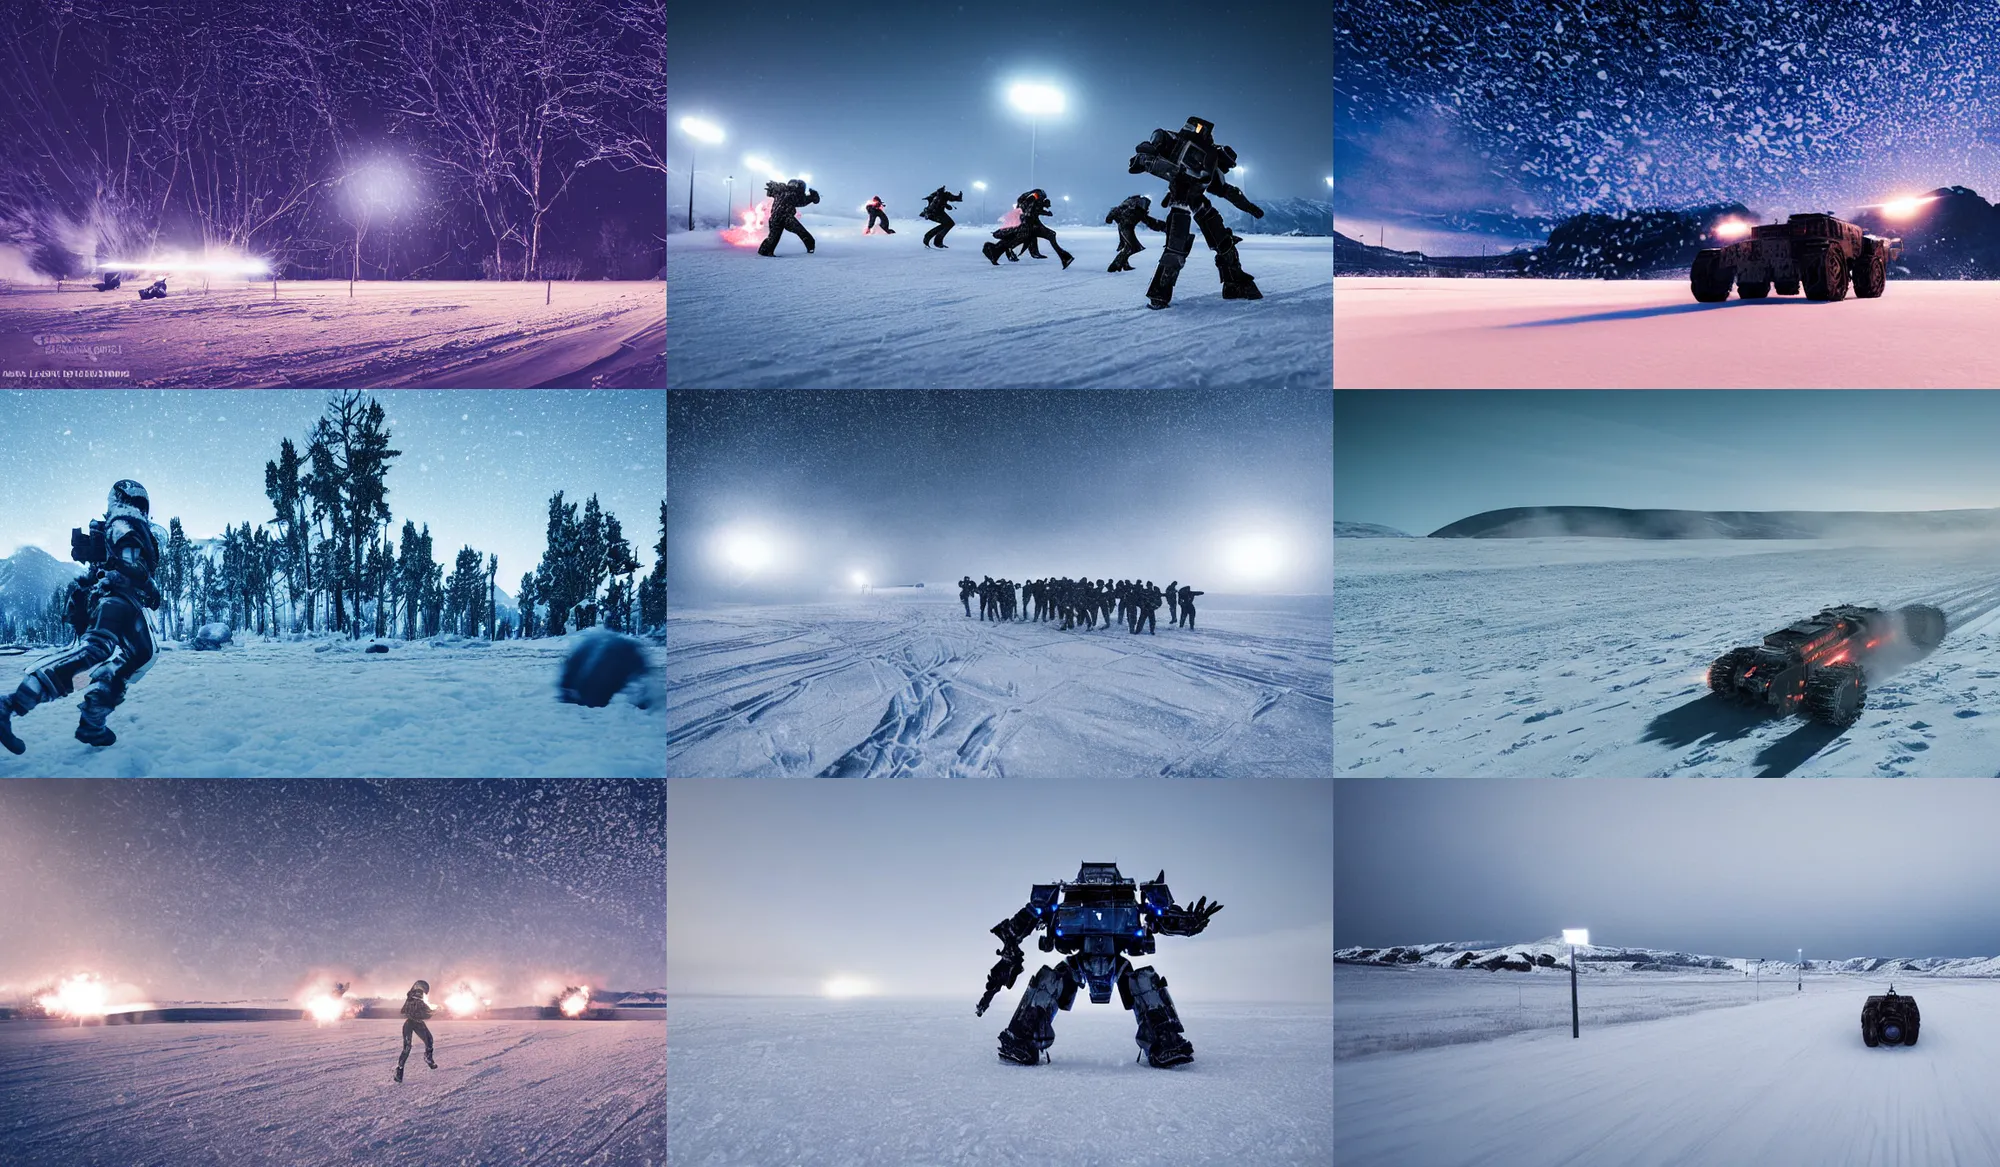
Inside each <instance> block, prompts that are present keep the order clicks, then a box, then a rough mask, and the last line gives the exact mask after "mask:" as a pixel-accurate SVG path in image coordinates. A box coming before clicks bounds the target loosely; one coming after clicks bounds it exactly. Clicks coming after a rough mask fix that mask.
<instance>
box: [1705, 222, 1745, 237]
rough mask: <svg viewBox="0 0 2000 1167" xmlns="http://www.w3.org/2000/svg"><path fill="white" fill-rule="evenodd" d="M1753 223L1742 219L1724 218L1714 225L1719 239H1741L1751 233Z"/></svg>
mask: <svg viewBox="0 0 2000 1167" xmlns="http://www.w3.org/2000/svg"><path fill="white" fill-rule="evenodd" d="M1750 227H1751V224H1749V223H1746V222H1744V221H1743V220H1741V219H1724V220H1722V221H1721V222H1720V223H1717V224H1716V225H1715V227H1714V232H1715V237H1716V238H1717V239H1741V238H1743V237H1744V236H1745V235H1748V234H1750Z"/></svg>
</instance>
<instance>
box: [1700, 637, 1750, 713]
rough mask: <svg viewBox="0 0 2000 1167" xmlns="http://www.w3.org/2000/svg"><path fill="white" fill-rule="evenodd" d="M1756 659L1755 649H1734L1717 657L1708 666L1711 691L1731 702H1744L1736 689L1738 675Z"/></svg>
mask: <svg viewBox="0 0 2000 1167" xmlns="http://www.w3.org/2000/svg"><path fill="white" fill-rule="evenodd" d="M1756 658H1757V650H1756V649H1754V648H1732V649H1730V650H1729V651H1728V652H1725V653H1723V654H1722V655H1721V656H1719V657H1716V658H1715V662H1714V663H1713V664H1711V665H1709V666H1708V688H1709V691H1710V692H1713V693H1717V694H1719V695H1721V696H1723V697H1726V698H1728V699H1729V700H1731V701H1740V700H1742V699H1743V696H1742V694H1741V693H1740V692H1739V691H1738V690H1737V688H1736V674H1738V673H1740V672H1742V671H1743V666H1744V665H1747V664H1749V663H1750V662H1751V661H1753V660H1755V659H1756Z"/></svg>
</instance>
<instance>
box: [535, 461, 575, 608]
mask: <svg viewBox="0 0 2000 1167" xmlns="http://www.w3.org/2000/svg"><path fill="white" fill-rule="evenodd" d="M576 509H577V508H576V504H575V503H570V504H569V505H567V506H565V505H563V492H562V491H560V490H558V491H556V493H555V495H554V497H552V498H550V499H549V530H548V548H547V550H545V551H544V552H542V565H541V567H540V568H539V569H537V571H536V574H535V594H536V595H537V596H539V597H541V599H542V602H543V603H546V604H547V605H548V607H549V617H548V635H550V636H561V635H562V634H563V633H564V632H566V631H568V628H567V623H568V619H569V613H570V608H571V607H573V606H574V605H575V604H576V603H577V601H579V600H580V599H582V598H583V572H582V558H581V553H580V551H579V545H580V543H581V541H582V529H581V528H582V524H581V523H579V522H578V521H577V517H576Z"/></svg>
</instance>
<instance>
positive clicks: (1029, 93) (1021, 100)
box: [1007, 81, 1067, 187]
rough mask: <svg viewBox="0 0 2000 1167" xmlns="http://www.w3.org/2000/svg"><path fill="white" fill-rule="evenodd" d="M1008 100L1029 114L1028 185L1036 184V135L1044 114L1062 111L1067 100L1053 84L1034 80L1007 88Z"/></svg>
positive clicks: (1017, 83)
mask: <svg viewBox="0 0 2000 1167" xmlns="http://www.w3.org/2000/svg"><path fill="white" fill-rule="evenodd" d="M1007 100H1008V101H1010V102H1012V103H1013V104H1014V108H1015V109H1018V110H1020V111H1021V112H1022V113H1025V114H1027V115H1028V185H1029V186H1030V187H1032V186H1034V184H1035V135H1036V134H1037V133H1038V132H1039V131H1040V129H1041V119H1042V115H1043V114H1055V113H1061V112H1062V111H1063V107H1064V106H1065V105H1066V104H1067V101H1066V100H1065V99H1064V97H1063V92H1062V90H1060V89H1057V88H1056V87H1055V86H1053V85H1041V84H1037V83H1035V82H1032V81H1017V82H1015V83H1014V85H1013V86H1012V87H1011V88H1010V89H1008V90H1007Z"/></svg>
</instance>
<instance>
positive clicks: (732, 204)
mask: <svg viewBox="0 0 2000 1167" xmlns="http://www.w3.org/2000/svg"><path fill="white" fill-rule="evenodd" d="M728 221H729V222H731V223H734V222H736V176H735V175H733V174H732V175H730V176H729V219H728Z"/></svg>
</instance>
